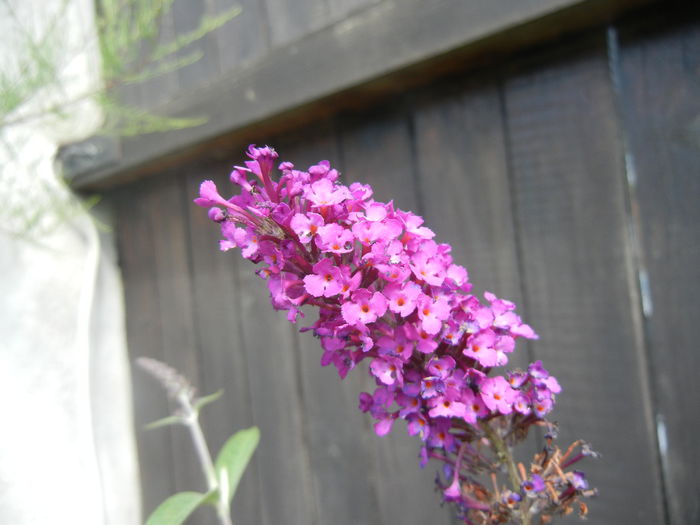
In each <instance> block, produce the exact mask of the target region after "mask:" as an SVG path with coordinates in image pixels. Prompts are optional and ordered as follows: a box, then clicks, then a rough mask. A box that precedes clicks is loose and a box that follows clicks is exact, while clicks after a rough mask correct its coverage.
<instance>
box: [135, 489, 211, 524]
mask: <svg viewBox="0 0 700 525" xmlns="http://www.w3.org/2000/svg"><path fill="white" fill-rule="evenodd" d="M208 497H209V494H201V493H199V492H178V493H177V494H173V495H172V496H170V497H169V498H168V499H166V500H165V501H164V502H163V503H161V504H160V505H159V506H158V508H157V509H156V510H154V511H153V514H151V515H150V516H149V517H148V521H147V522H146V525H180V524H181V523H184V522H185V520H186V519H187V518H188V516H189V515H190V514H192V512H194V510H195V509H196V508H197V507H199V506H200V505H201V504H202V502H203V501H204V500H206V499H207V498H208Z"/></svg>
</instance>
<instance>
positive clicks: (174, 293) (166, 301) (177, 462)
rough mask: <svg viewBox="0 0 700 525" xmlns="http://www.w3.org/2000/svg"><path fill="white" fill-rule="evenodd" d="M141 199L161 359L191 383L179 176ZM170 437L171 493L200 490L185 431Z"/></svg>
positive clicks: (155, 184) (203, 518) (194, 361)
mask: <svg viewBox="0 0 700 525" xmlns="http://www.w3.org/2000/svg"><path fill="white" fill-rule="evenodd" d="M142 198H143V201H144V204H145V205H146V206H147V209H148V216H149V217H148V219H149V223H150V231H151V236H152V237H151V242H152V244H153V249H154V253H155V257H154V261H153V262H154V266H155V272H156V275H155V279H156V288H157V294H158V310H159V313H160V325H161V327H162V330H163V332H162V340H161V344H162V355H163V361H165V362H166V363H167V364H168V365H170V366H172V367H174V368H175V369H176V370H178V371H179V372H180V373H181V374H183V375H184V376H185V377H186V378H187V379H188V380H189V381H191V382H192V383H193V384H194V385H197V384H198V383H199V377H200V371H199V355H198V352H197V347H196V340H195V333H194V330H195V328H194V321H193V311H192V308H193V304H192V301H193V299H192V284H191V281H190V277H191V270H190V264H189V262H190V261H189V257H188V254H189V247H188V235H187V225H186V222H185V218H186V214H185V213H184V210H183V209H182V208H183V206H184V178H183V175H182V174H181V173H180V172H169V173H167V174H166V175H165V176H161V177H159V178H157V179H155V180H154V181H152V183H151V184H150V185H149V187H148V190H147V191H146V192H144V194H143V196H142ZM165 415H167V414H163V417H165ZM154 432H163V430H162V429H160V430H154ZM172 436H173V459H172V461H173V464H174V468H173V470H174V474H175V487H176V490H177V491H183V490H196V491H200V492H204V491H206V488H207V487H206V480H205V478H204V475H203V473H202V468H201V465H200V464H199V461H198V459H197V456H196V453H195V451H194V447H193V444H192V439H191V437H190V435H189V432H188V430H187V429H186V428H185V427H184V426H179V425H178V426H175V427H172ZM212 518H213V512H212V511H211V509H210V508H203V509H201V510H199V511H197V513H196V514H195V515H193V517H192V518H190V521H191V522H192V523H193V524H202V525H204V524H210V523H212V521H211V520H212Z"/></svg>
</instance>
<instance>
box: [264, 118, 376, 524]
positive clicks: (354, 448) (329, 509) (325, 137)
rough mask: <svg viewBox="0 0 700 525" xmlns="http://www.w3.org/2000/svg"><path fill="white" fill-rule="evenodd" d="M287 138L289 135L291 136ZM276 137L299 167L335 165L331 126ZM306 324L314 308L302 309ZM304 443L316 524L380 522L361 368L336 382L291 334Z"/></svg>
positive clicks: (284, 155)
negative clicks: (361, 401) (361, 402)
mask: <svg viewBox="0 0 700 525" xmlns="http://www.w3.org/2000/svg"><path fill="white" fill-rule="evenodd" d="M290 138H292V137H290ZM290 138H288V139H287V140H284V139H282V138H280V140H279V141H276V142H275V143H276V144H277V143H279V144H280V148H279V149H280V158H281V159H283V160H291V161H292V162H294V163H295V165H296V166H297V167H298V169H303V170H305V169H308V167H309V166H310V165H313V164H316V163H318V162H319V161H320V160H329V161H330V162H331V165H332V166H334V167H336V168H338V167H339V162H338V159H339V152H338V149H337V141H336V137H335V129H334V126H333V124H332V123H330V122H325V123H319V125H317V126H314V127H312V128H306V129H302V130H299V132H298V133H295V134H294V135H293V140H290ZM305 312H306V316H307V317H306V319H304V320H303V321H300V322H299V326H297V327H296V328H299V327H300V326H308V325H310V324H311V323H313V322H314V321H315V320H316V319H317V317H318V309H316V308H308V309H305ZM296 341H297V347H298V356H297V358H298V363H299V367H300V377H301V384H302V398H303V402H304V410H305V416H306V427H307V439H308V446H309V451H310V457H311V468H312V470H311V474H312V478H313V481H314V496H315V499H316V501H317V505H318V511H319V515H318V518H319V523H320V524H323V523H337V524H339V525H340V524H342V525H351V524H356V525H361V524H366V525H370V524H371V525H374V524H377V525H378V524H379V523H380V521H379V506H378V502H377V492H376V488H377V487H376V485H377V479H376V478H375V475H374V474H375V471H374V465H373V464H372V455H371V450H372V448H371V444H370V439H371V435H370V434H369V432H368V422H367V421H366V420H365V416H364V414H362V413H361V412H360V411H359V410H358V408H357V406H358V396H359V393H360V392H361V391H362V390H363V389H364V385H365V382H364V379H365V377H366V376H365V375H364V374H363V372H364V370H363V369H359V370H353V372H351V373H350V374H349V375H348V377H347V378H346V379H345V380H341V379H340V377H338V374H337V372H336V370H335V367H333V366H329V367H327V368H322V367H321V365H320V360H321V354H322V350H321V346H320V344H319V342H318V340H317V339H315V338H314V337H313V336H312V335H311V334H310V333H304V334H296Z"/></svg>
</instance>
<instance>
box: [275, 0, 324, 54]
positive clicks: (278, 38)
mask: <svg viewBox="0 0 700 525" xmlns="http://www.w3.org/2000/svg"><path fill="white" fill-rule="evenodd" d="M264 1H265V7H266V10H267V14H268V16H267V23H268V26H269V28H270V42H271V44H272V46H273V47H277V46H283V45H286V44H289V43H291V42H293V41H295V40H298V39H299V38H301V37H303V36H304V35H306V34H308V33H312V32H313V31H316V30H318V29H320V28H322V27H323V26H325V25H326V24H328V22H329V21H330V10H329V8H328V5H327V4H326V2H325V1H324V0H264Z"/></svg>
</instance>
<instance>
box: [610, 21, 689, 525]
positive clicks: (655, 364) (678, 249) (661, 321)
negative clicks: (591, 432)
mask: <svg viewBox="0 0 700 525" xmlns="http://www.w3.org/2000/svg"><path fill="white" fill-rule="evenodd" d="M620 44H621V54H620V57H619V58H620V63H619V64H616V67H619V68H620V73H621V83H620V84H621V85H620V99H621V101H622V106H623V117H624V120H625V124H626V125H625V131H626V136H627V138H628V140H629V147H628V150H627V158H628V178H629V179H630V181H631V184H630V186H631V190H632V191H631V200H632V207H631V208H632V211H633V214H634V219H635V226H637V227H639V232H638V233H639V238H638V242H639V245H638V248H639V268H638V271H639V280H640V293H641V295H642V297H641V300H642V305H643V311H644V320H645V325H646V336H647V344H648V350H649V360H648V363H647V366H648V370H649V376H650V379H651V381H652V385H653V388H654V393H655V398H656V411H655V423H656V426H657V429H658V434H659V435H658V441H659V448H660V452H661V465H662V468H663V471H664V476H665V479H666V482H667V498H668V503H669V512H670V518H671V523H673V524H674V525H676V524H678V525H681V524H685V523H700V498H698V494H700V472H699V471H698V465H700V449H699V448H698V446H697V441H698V440H697V439H696V437H697V435H698V432H699V431H700V409H699V406H700V403H699V400H700V386H699V385H700V383H699V382H698V381H697V379H696V377H695V376H696V371H697V370H699V369H700V352H698V348H697V347H698V345H697V338H696V333H695V332H696V330H695V328H696V327H695V324H696V323H697V322H698V319H700V302H699V301H698V299H697V298H698V294H700V235H698V225H700V28H698V25H697V24H694V25H687V26H684V27H682V28H681V29H675V28H674V27H673V26H671V27H667V28H665V30H663V31H647V32H645V33H642V34H637V35H633V34H627V35H625V34H623V36H622V38H621V42H620Z"/></svg>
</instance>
